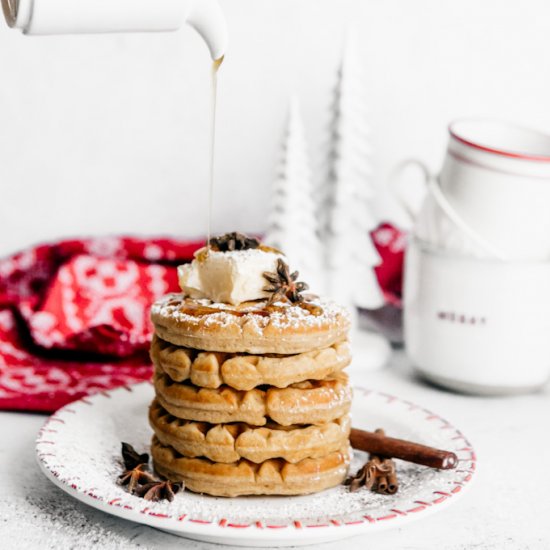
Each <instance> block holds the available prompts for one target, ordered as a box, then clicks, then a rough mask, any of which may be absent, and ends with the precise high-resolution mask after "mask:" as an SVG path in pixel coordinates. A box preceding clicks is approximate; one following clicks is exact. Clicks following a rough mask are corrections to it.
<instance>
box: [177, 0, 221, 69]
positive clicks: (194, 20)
mask: <svg viewBox="0 0 550 550" xmlns="http://www.w3.org/2000/svg"><path fill="white" fill-rule="evenodd" d="M187 23H188V24H189V25H191V26H192V27H193V28H194V29H195V30H196V31H197V32H198V33H199V34H200V35H201V36H202V38H203V39H204V41H205V42H206V44H207V46H208V49H209V50H210V55H211V56H212V59H213V60H219V59H221V58H222V57H223V56H224V55H225V50H226V48H227V22H226V20H225V16H224V14H223V12H222V9H221V8H220V5H219V4H218V2H217V0H195V2H193V6H192V8H191V12H190V13H189V15H188V18H187Z"/></svg>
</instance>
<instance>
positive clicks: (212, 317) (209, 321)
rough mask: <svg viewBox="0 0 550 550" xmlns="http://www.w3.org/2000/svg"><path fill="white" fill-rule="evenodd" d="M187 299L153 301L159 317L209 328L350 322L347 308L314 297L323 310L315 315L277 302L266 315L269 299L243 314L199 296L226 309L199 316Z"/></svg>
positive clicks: (203, 302)
mask: <svg viewBox="0 0 550 550" xmlns="http://www.w3.org/2000/svg"><path fill="white" fill-rule="evenodd" d="M183 299H184V297H183V295H182V294H176V293H172V294H167V295H166V296H163V297H162V298H160V299H159V300H157V301H156V302H155V303H154V304H153V306H152V308H151V311H152V313H153V315H155V316H159V317H163V318H172V319H175V320H177V321H179V322H184V323H189V324H196V325H198V324H200V325H201V326H205V327H210V326H221V327H223V326H228V325H231V324H235V323H236V322H238V323H239V324H241V325H243V324H246V325H247V327H250V328H253V329H256V330H257V331H258V332H261V330H262V329H264V328H265V327H267V326H268V325H270V326H272V327H275V328H278V329H288V328H296V329H300V328H303V327H324V326H327V325H332V324H334V323H337V322H338V321H340V322H341V321H342V320H344V322H349V313H348V311H347V310H346V309H345V308H343V307H342V306H339V305H338V304H336V303H334V302H331V301H323V300H319V299H314V300H312V301H311V302H309V303H310V304H311V305H313V306H318V307H320V308H321V309H322V313H321V314H320V315H314V314H313V313H310V312H309V311H307V310H306V309H304V308H302V307H300V306H299V305H295V304H290V303H287V302H278V303H276V304H274V305H275V306H276V307H277V309H276V310H275V311H272V312H270V314H269V315H268V316H266V315H265V314H262V311H263V309H264V308H265V302H258V303H257V304H253V305H250V306H248V307H247V308H244V309H240V311H241V313H242V312H245V315H242V316H239V317H237V316H236V315H234V314H232V313H231V311H235V309H236V307H235V306H232V305H230V304H225V303H216V302H211V301H210V300H206V299H203V300H200V299H195V300H193V303H194V304H197V305H200V306H205V307H211V308H214V309H217V310H222V311H218V312H215V313H210V314H208V315H202V316H195V315H192V314H190V313H187V312H186V311H185V309H184V308H182V300H183ZM226 312H227V313H226Z"/></svg>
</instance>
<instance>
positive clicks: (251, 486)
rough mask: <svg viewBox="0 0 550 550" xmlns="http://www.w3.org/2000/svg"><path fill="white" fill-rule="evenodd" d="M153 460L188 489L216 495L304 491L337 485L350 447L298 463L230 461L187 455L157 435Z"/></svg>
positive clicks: (296, 493)
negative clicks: (163, 441) (168, 444)
mask: <svg viewBox="0 0 550 550" xmlns="http://www.w3.org/2000/svg"><path fill="white" fill-rule="evenodd" d="M151 454H152V456H153V464H154V467H155V470H156V471H157V473H158V474H159V475H161V476H162V477H165V478H167V479H170V480H172V481H184V482H185V486H186V488H187V489H190V490H191V491H194V492H197V493H208V494H209V495H214V496H224V497H235V496H239V495H305V494H309V493H315V492H317V491H322V490H324V489H328V488H329V487H334V486H335V485H338V484H339V483H341V482H342V481H343V480H344V478H345V476H346V473H347V468H348V465H349V461H350V448H349V446H348V445H345V446H344V447H343V448H342V449H341V450H339V451H335V452H332V453H329V454H328V455H326V456H324V457H322V458H305V459H304V460H301V461H300V462H297V463H296V464H291V463H289V462H287V461H285V460H282V459H270V460H266V461H265V462H263V463H262V464H255V463H254V462H250V461H249V460H246V459H241V460H238V461H237V462H233V463H231V464H225V463H220V462H212V461H211V460H208V459H206V458H186V457H184V456H182V455H181V454H179V453H178V452H177V451H175V450H174V449H173V448H172V447H169V446H165V445H162V443H160V441H159V440H158V439H157V437H156V436H153V441H152V443H151Z"/></svg>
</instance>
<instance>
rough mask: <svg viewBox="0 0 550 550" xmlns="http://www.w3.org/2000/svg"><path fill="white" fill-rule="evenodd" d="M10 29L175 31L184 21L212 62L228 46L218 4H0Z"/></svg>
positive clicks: (33, 0)
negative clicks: (201, 42)
mask: <svg viewBox="0 0 550 550" xmlns="http://www.w3.org/2000/svg"><path fill="white" fill-rule="evenodd" d="M2 9H3V11H4V16H5V18H6V21H7V23H8V25H9V26H10V27H12V28H16V29H20V30H22V31H23V32H24V33H26V34H85V33H109V32H148V31H149V32H154V31H173V30H176V29H179V28H180V27H182V26H183V25H184V24H185V23H187V24H188V25H190V26H192V27H193V28H195V29H196V30H197V32H198V33H199V34H200V35H201V36H202V38H203V39H204V41H205V42H206V44H207V45H208V48H209V49H210V54H211V55H212V59H220V58H221V57H223V55H224V54H225V49H226V46H227V26H226V22H225V17H224V15H223V12H222V11H221V8H220V6H219V4H218V3H217V1H216V0H2Z"/></svg>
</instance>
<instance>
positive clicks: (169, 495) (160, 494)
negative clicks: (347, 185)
mask: <svg viewBox="0 0 550 550" xmlns="http://www.w3.org/2000/svg"><path fill="white" fill-rule="evenodd" d="M180 489H183V481H154V482H151V483H147V484H146V485H142V486H141V487H139V488H138V489H137V490H136V494H137V495H138V496H140V497H142V498H144V499H145V500H151V501H153V502H157V501H159V500H168V502H172V501H173V500H174V495H175V494H176V493H177V492H179V491H180Z"/></svg>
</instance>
